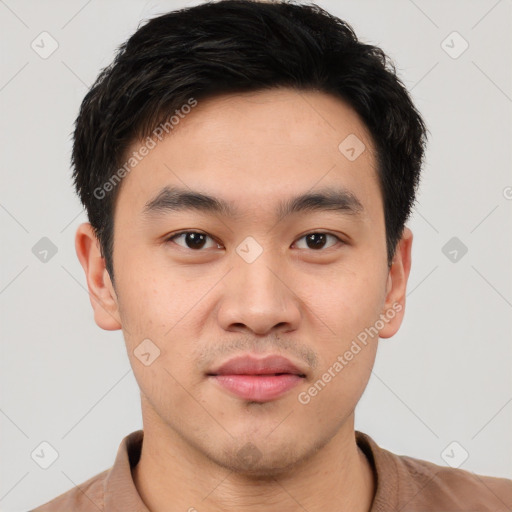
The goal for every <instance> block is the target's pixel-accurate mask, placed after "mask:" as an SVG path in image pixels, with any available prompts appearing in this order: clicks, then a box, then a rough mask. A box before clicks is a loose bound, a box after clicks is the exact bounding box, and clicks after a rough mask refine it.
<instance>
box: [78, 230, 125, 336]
mask: <svg viewBox="0 0 512 512" xmlns="http://www.w3.org/2000/svg"><path fill="white" fill-rule="evenodd" d="M75 249H76V254H77V256H78V259H79V260H80V263H81V265H82V267H83V269H84V272H85V277H86V279H87V288H88V289H89V299H90V301H91V305H92V308H93V310H94V320H95V322H96V323H97V324H98V326H99V327H101V328H102V329H105V330H107V331H115V330H118V329H121V321H120V317H119V307H118V303H117V297H116V294H115V291H114V287H113V285H112V282H111V280H110V276H109V274H108V272H107V270H106V267H105V259H104V258H102V257H101V251H100V244H99V241H98V239H97V238H96V235H95V233H94V230H93V228H92V226H91V224H89V223H88V222H85V223H83V224H81V225H80V226H78V229H77V231H76V235H75Z"/></svg>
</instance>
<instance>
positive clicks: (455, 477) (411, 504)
mask: <svg viewBox="0 0 512 512" xmlns="http://www.w3.org/2000/svg"><path fill="white" fill-rule="evenodd" d="M355 436H356V441H357V444H358V446H359V447H360V448H361V449H362V450H363V452H364V453H365V455H366V457H367V458H368V460H369V461H370V464H371V466H372V468H373V470H374V473H375V476H376V491H375V496H374V499H373V502H372V507H371V509H370V511H369V512H395V511H401V512H427V511H428V512H432V511H435V512H439V511H443V512H445V511H450V512H456V511H457V512H462V511H464V512H491V511H492V512H511V511H512V480H509V479H506V478H496V477H489V476H482V475H477V474H475V473H472V472H470V471H466V470H463V469H454V468H448V467H444V466H438V465H437V464H433V463H431V462H427V461H424V460H420V459H415V458H412V457H408V456H405V455H396V454H394V453H392V452H389V451H388V450H385V449H384V448H380V447H379V446H378V445H377V444H376V442H375V441H374V440H373V439H372V438H371V437H370V436H368V435H367V434H364V433H362V432H359V431H357V430H356V431H355ZM143 437H144V432H143V430H137V431H135V432H132V433H131V434H129V435H127V436H126V437H125V438H124V439H123V440H122V442H121V444H120V446H119V450H118V452H117V456H116V460H115V462H114V465H113V466H112V467H111V468H110V469H108V470H106V471H103V472H102V473H99V474H98V475H96V476H94V477H92V478H90V479H89V480H87V481H86V482H84V483H83V484H81V485H79V486H77V487H74V488H73V489H71V490H69V491H67V492H65V493H64V494H62V495H60V496H58V497H57V498H55V499H53V500H52V501H50V502H48V503H46V504H44V505H42V506H40V507H38V508H36V509H33V510H32V511H31V512H98V511H102V512H149V509H148V508H147V507H146V506H145V505H144V503H143V501H142V499H141V498H140V496H139V494H138V492H137V489H136V487H135V485H134V483H133V478H132V473H131V469H132V468H133V467H134V466H135V465H136V464H137V462H138V461H139V458H140V453H141V447H142V440H143Z"/></svg>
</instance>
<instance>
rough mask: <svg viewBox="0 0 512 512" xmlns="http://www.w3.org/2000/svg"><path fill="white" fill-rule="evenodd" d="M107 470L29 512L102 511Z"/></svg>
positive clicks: (108, 470)
mask: <svg viewBox="0 0 512 512" xmlns="http://www.w3.org/2000/svg"><path fill="white" fill-rule="evenodd" d="M109 472H110V469H107V470H105V471H103V472H101V473H99V474H97V475H95V476H93V477H92V478H89V480H87V481H85V482H83V483H82V484H79V485H77V486H75V487H73V488H72V489H70V490H69V491H67V492H65V493H63V494H61V495H60V496H57V497H56V498H54V499H53V500H51V501H49V502H48V503H45V504H43V505H41V506H39V507H37V508H34V509H32V510H31V511H30V512H69V511H70V510H73V511H74V512H98V510H104V506H103V501H104V500H103V498H104V484H105V480H106V478H107V476H108V474H109Z"/></svg>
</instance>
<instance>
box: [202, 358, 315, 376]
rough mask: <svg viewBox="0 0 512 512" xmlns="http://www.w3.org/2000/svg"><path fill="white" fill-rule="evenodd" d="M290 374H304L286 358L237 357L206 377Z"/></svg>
mask: <svg viewBox="0 0 512 512" xmlns="http://www.w3.org/2000/svg"><path fill="white" fill-rule="evenodd" d="M279 374H292V375H298V376H300V377H305V376H306V375H305V373H304V372H303V371H302V370H301V369H300V368H299V367H298V366H297V365H295V364H294V363H292V362H291V361H290V360H289V359H287V358H286V357H283V356H280V355H270V356H266V357H264V358H262V359H258V358H255V357H253V356H249V355H246V356H238V357H234V358H233V359H230V360H229V361H227V362H226V363H224V364H222V365H221V366H219V367H218V368H217V369H215V370H213V371H212V372H210V373H209V374H208V375H213V376H216V375H279Z"/></svg>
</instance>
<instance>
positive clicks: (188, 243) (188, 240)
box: [167, 231, 342, 251]
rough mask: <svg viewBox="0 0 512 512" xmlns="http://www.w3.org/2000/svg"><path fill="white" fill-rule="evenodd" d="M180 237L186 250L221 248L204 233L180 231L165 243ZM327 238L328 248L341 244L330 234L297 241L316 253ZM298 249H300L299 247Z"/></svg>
mask: <svg viewBox="0 0 512 512" xmlns="http://www.w3.org/2000/svg"><path fill="white" fill-rule="evenodd" d="M180 237H182V240H184V243H185V245H182V244H179V243H178V245H179V246H181V247H184V248H186V249H194V250H198V249H204V248H211V247H214V246H215V245H216V246H217V248H218V249H220V248H221V246H220V245H219V244H218V243H216V242H214V241H213V239H212V238H211V237H210V236H209V235H207V234H206V233H201V232H198V231H182V232H181V233H176V234H175V235H173V236H171V237H169V238H168V239H167V241H168V242H170V241H174V240H177V239H179V238H180ZM328 237H331V239H333V240H334V243H332V244H331V245H329V246H328V247H332V246H333V245H335V244H336V242H342V241H341V240H340V238H338V237H337V236H335V235H331V234H330V233H323V232H316V233H308V234H307V235H304V236H302V237H301V238H299V239H298V240H299V241H300V240H305V242H306V245H307V247H305V248H306V249H313V250H315V251H318V250H319V249H324V248H325V246H326V243H327V242H326V241H327V238H328ZM207 238H209V239H210V240H212V242H213V243H212V244H211V245H210V247H207V246H206V244H205V241H206V239H207ZM302 248H304V247H302ZM299 249H301V247H299Z"/></svg>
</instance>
